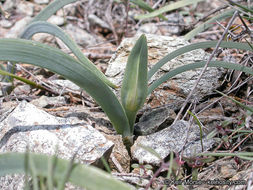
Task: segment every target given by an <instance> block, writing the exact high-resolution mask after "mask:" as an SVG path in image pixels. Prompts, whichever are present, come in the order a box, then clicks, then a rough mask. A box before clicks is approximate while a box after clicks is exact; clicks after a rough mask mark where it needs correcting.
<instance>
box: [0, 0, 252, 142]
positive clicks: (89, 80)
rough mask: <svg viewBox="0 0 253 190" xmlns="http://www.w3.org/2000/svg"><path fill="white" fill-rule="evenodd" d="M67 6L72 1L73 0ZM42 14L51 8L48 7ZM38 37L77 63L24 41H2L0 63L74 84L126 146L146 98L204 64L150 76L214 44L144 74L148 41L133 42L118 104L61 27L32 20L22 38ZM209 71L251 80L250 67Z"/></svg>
mask: <svg viewBox="0 0 253 190" xmlns="http://www.w3.org/2000/svg"><path fill="white" fill-rule="evenodd" d="M57 1H58V0H57ZM68 2H73V0H72V1H68ZM49 6H50V5H49ZM46 10H51V9H48V8H47V9H46ZM44 12H46V11H44ZM40 15H41V14H40ZM41 18H43V19H47V18H48V17H43V15H42V16H41ZM35 20H36V19H35ZM38 32H46V33H50V34H53V35H55V36H57V37H59V38H60V39H62V41H63V42H65V43H66V44H67V45H68V47H69V48H70V49H71V50H72V51H73V53H74V54H75V56H76V57H77V59H75V58H73V57H71V56H69V55H68V54H66V53H64V52H62V51H60V50H59V49H57V48H53V47H50V46H48V45H45V44H42V43H39V42H35V41H31V40H24V39H0V60H2V61H12V62H23V63H28V64H32V65H36V66H40V67H43V68H47V69H49V70H51V71H53V72H55V73H58V74H59V75H62V76H63V77H65V78H66V79H69V80H71V81H72V82H74V83H76V84H77V85H79V86H80V87H81V88H83V89H84V90H86V91H87V93H88V94H90V95H91V96H92V97H93V98H94V99H95V101H96V102H97V103H98V104H99V105H100V106H101V107H102V109H103V110H104V112H105V113H106V114H107V116H108V117H109V119H110V121H111V122H112V124H113V126H114V128H115V130H116V131H117V133H118V134H121V135H122V136H123V137H124V139H125V142H126V143H127V142H128V143H131V140H132V135H133V131H134V128H133V126H134V123H135V118H136V114H137V112H138V110H139V109H140V108H141V107H142V106H143V104H144V102H145V100H146V97H147V95H148V94H150V93H151V92H152V91H153V90H154V89H155V88H157V87H158V86H159V85H160V84H162V83H163V82H164V81H166V80H168V79H170V78H171V77H173V76H175V75H177V74H179V73H182V72H185V71H188V70H191V69H196V68H199V67H203V66H204V64H205V61H202V62H197V63H193V64H189V65H184V66H181V67H179V68H176V69H174V70H172V71H170V72H168V73H166V74H165V75H164V76H162V77H161V78H160V79H158V80H156V81H155V82H154V83H153V84H151V85H150V86H148V80H149V79H150V78H151V77H152V76H153V74H154V73H155V72H157V71H158V69H159V68H161V67H162V66H163V65H164V64H166V63H167V62H168V61H169V60H171V59H173V58H175V57H176V56H179V55H182V54H184V53H186V52H189V51H192V50H194V49H198V48H209V47H214V46H215V45H216V43H217V42H216V41H212V42H201V43H196V44H191V45H188V46H185V47H183V48H180V49H178V50H176V51H174V52H172V53H170V54H168V55H166V56H165V57H164V58H163V59H161V60H160V61H159V62H158V63H157V64H155V65H154V66H153V67H152V68H151V69H150V70H149V71H147V55H148V53H147V42H146V37H145V36H144V35H142V36H141V37H140V38H139V39H138V40H137V42H136V44H135V46H134V47H133V49H132V51H131V53H130V56H129V58H128V61H127V66H126V72H125V76H124V80H123V85H122V88H121V100H118V99H117V97H116V96H115V94H114V93H113V92H112V90H111V89H110V88H109V86H108V85H111V86H113V84H112V83H110V82H108V79H107V78H105V76H104V75H103V74H102V73H101V72H100V71H98V70H97V68H96V67H95V66H94V65H93V64H92V63H91V62H90V61H89V60H88V59H87V58H86V57H85V56H84V55H83V54H82V53H81V51H80V50H79V48H78V46H77V45H76V44H75V43H74V42H73V41H72V40H71V38H69V36H68V35H67V34H65V33H64V32H63V31H62V30H61V29H60V28H59V27H56V26H54V25H51V24H49V23H47V22H45V21H33V23H32V24H30V25H29V26H27V28H26V29H25V31H24V32H23V33H22V35H21V37H23V38H27V39H29V38H30V37H31V36H32V35H33V34H35V33H38ZM221 47H226V48H236V49H241V50H251V47H250V46H249V44H247V43H236V42H223V43H221ZM210 66H211V67H224V68H228V69H235V70H239V71H243V72H245V73H248V74H251V75H253V70H252V69H251V68H248V67H244V66H241V65H238V64H233V63H228V62H221V61H213V62H212V63H211V64H210Z"/></svg>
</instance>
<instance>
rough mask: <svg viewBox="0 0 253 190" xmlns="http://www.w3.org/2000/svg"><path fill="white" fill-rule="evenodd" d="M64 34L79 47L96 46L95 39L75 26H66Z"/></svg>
mask: <svg viewBox="0 0 253 190" xmlns="http://www.w3.org/2000/svg"><path fill="white" fill-rule="evenodd" d="M66 32H67V33H68V34H69V35H70V36H71V37H72V38H73V39H74V41H75V42H76V43H77V44H79V45H81V46H87V45H94V44H96V39H95V38H94V37H93V36H92V35H91V34H89V33H88V32H86V31H85V30H83V29H81V28H79V27H77V26H74V25H72V24H67V26H66Z"/></svg>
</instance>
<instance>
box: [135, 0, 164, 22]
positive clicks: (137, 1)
mask: <svg viewBox="0 0 253 190" xmlns="http://www.w3.org/2000/svg"><path fill="white" fill-rule="evenodd" d="M130 2H132V3H133V4H135V5H138V6H139V7H140V8H141V9H144V10H146V11H148V12H153V11H154V9H153V8H152V7H150V6H149V5H148V4H147V3H145V2H144V1H142V0H130ZM158 17H159V18H161V19H163V20H168V19H167V18H166V17H165V16H163V15H159V16H158Z"/></svg>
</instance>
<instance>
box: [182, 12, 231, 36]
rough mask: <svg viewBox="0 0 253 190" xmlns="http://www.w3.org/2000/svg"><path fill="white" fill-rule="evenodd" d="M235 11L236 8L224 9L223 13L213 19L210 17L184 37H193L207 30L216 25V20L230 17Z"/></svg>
mask: <svg viewBox="0 0 253 190" xmlns="http://www.w3.org/2000/svg"><path fill="white" fill-rule="evenodd" d="M234 12H235V10H228V11H224V12H223V13H221V14H218V15H216V16H214V17H212V18H211V19H209V20H207V21H205V22H204V23H202V24H200V25H199V26H197V28H195V29H193V30H191V31H190V32H188V33H187V34H186V35H185V36H184V38H185V39H186V40H190V39H192V38H193V37H194V36H196V35H197V34H198V33H200V32H202V31H205V30H206V29H208V28H210V27H212V26H214V24H216V21H219V20H223V19H226V18H228V17H231V16H232V15H233V13H234Z"/></svg>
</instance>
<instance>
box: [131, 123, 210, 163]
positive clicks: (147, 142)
mask: <svg viewBox="0 0 253 190" xmlns="http://www.w3.org/2000/svg"><path fill="white" fill-rule="evenodd" d="M189 127H190V124H189V123H188V122H186V121H182V120H181V121H177V122H176V123H175V124H173V125H171V126H170V127H168V128H166V129H163V130H161V131H159V132H157V133H154V134H151V135H147V136H139V137H138V138H137V140H136V141H135V143H134V145H133V146H132V147H131V153H132V157H133V159H135V160H138V162H139V163H147V164H152V165H157V166H158V165H159V164H160V161H161V160H159V158H157V157H156V156H155V155H154V154H151V153H150V152H148V151H147V150H145V149H143V148H141V147H140V145H143V146H146V147H150V148H151V149H152V150H154V151H155V152H157V153H158V154H159V156H160V157H161V158H162V159H164V158H166V157H167V156H168V155H169V154H170V152H171V151H173V152H175V153H179V152H180V151H182V148H183V147H185V149H184V151H183V156H185V157H191V156H195V155H196V154H198V153H201V152H202V150H201V141H200V131H199V126H197V125H192V126H191V127H190V128H189ZM188 128H189V134H188V133H187V131H188ZM214 143H215V140H214V139H207V138H206V137H205V136H204V137H203V144H204V151H206V150H208V149H210V148H211V147H212V145H213V144H214Z"/></svg>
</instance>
